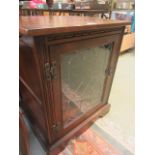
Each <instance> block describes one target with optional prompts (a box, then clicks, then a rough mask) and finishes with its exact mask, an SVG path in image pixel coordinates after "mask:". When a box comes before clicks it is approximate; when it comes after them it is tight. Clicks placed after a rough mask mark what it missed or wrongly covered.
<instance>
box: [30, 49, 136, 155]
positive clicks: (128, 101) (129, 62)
mask: <svg viewBox="0 0 155 155" xmlns="http://www.w3.org/2000/svg"><path fill="white" fill-rule="evenodd" d="M109 103H110V104H111V110H110V112H109V113H108V114H107V115H106V116H105V117H103V118H100V119H98V120H97V121H96V122H95V123H94V124H93V125H92V126H91V127H90V128H89V129H88V130H86V131H85V132H84V133H83V134H82V135H80V136H79V137H77V138H73V139H71V140H70V141H69V143H68V146H67V147H66V148H65V150H64V151H63V152H61V153H58V152H59V148H57V149H56V150H54V151H55V152H52V153H51V155H83V154H82V153H85V155H87V154H89V155H133V154H134V50H131V51H129V52H128V53H125V54H122V55H120V57H119V61H118V65H117V69H116V74H115V77H114V81H113V86H112V90H111V95H110V98H109ZM30 139H31V144H30V145H31V155H44V154H45V153H44V151H43V149H42V147H41V146H40V144H39V142H38V141H37V139H36V138H35V137H34V135H33V133H32V132H30ZM81 149H83V152H82V153H80V151H79V150H81Z"/></svg>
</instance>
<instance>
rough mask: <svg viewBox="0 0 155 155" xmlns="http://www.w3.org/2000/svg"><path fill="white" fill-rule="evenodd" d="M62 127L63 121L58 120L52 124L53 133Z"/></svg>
mask: <svg viewBox="0 0 155 155" xmlns="http://www.w3.org/2000/svg"><path fill="white" fill-rule="evenodd" d="M60 128H61V123H60V122H58V123H56V124H53V125H52V132H53V133H58V132H59V131H60Z"/></svg>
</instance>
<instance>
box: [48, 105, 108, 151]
mask: <svg viewBox="0 0 155 155" xmlns="http://www.w3.org/2000/svg"><path fill="white" fill-rule="evenodd" d="M109 110H110V104H105V105H104V106H103V107H102V108H100V109H99V110H98V111H96V112H95V113H94V114H93V115H91V116H90V117H88V118H87V119H86V120H85V121H83V122H82V123H81V124H80V125H78V126H77V127H76V128H74V129H72V130H71V131H70V132H69V133H67V134H66V135H65V136H64V137H62V138H60V139H59V140H58V141H57V142H56V143H54V144H52V145H51V146H50V147H49V148H48V149H47V152H48V153H49V154H50V151H52V150H53V149H54V148H56V147H59V146H61V148H62V150H63V149H64V148H65V144H67V141H68V140H69V139H71V138H72V137H74V136H78V135H80V134H81V133H82V132H84V131H85V130H86V129H88V127H90V126H91V125H92V124H93V123H94V121H95V120H96V119H97V118H99V117H101V116H102V117H103V116H104V115H105V114H107V113H108V112H109Z"/></svg>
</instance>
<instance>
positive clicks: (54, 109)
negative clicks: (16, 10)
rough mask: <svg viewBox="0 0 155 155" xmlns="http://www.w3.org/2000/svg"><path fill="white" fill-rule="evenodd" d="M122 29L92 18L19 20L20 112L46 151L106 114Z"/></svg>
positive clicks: (122, 25) (114, 23)
mask: <svg viewBox="0 0 155 155" xmlns="http://www.w3.org/2000/svg"><path fill="white" fill-rule="evenodd" d="M126 24H129V23H128V22H127V21H110V20H106V21H105V20H100V19H95V18H91V17H75V16H74V17H67V16H66V17H61V16H60V17H57V16H53V17H48V16H42V17H41V16H40V17H39V16H38V17H35V16H31V17H22V16H21V17H20V34H21V38H20V51H19V52H20V93H21V100H22V104H21V106H22V108H23V109H24V110H25V112H26V114H27V117H28V118H29V120H30V123H31V125H32V128H33V130H34V132H35V133H36V135H37V137H38V138H39V140H40V142H41V143H42V144H43V146H44V147H45V148H46V149H47V150H51V149H53V148H54V147H56V146H58V145H59V144H61V143H62V142H65V141H66V140H68V139H69V138H71V137H72V136H73V135H74V134H75V133H77V132H78V131H79V130H80V129H82V128H84V127H85V126H86V125H88V124H90V123H92V122H93V121H94V120H95V119H96V118H97V117H99V116H102V115H104V114H106V113H107V112H108V111H109V109H110V104H108V97H109V93H110V89H111V85H112V80H113V76H114V72H115V68H116V63H117V59H118V55H119V50H120V45H121V40H122V35H123V32H124V28H125V25H126Z"/></svg>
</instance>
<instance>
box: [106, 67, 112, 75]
mask: <svg viewBox="0 0 155 155" xmlns="http://www.w3.org/2000/svg"><path fill="white" fill-rule="evenodd" d="M112 73H113V71H112V68H111V67H108V68H107V69H106V70H105V74H106V75H107V76H110V75H112Z"/></svg>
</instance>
